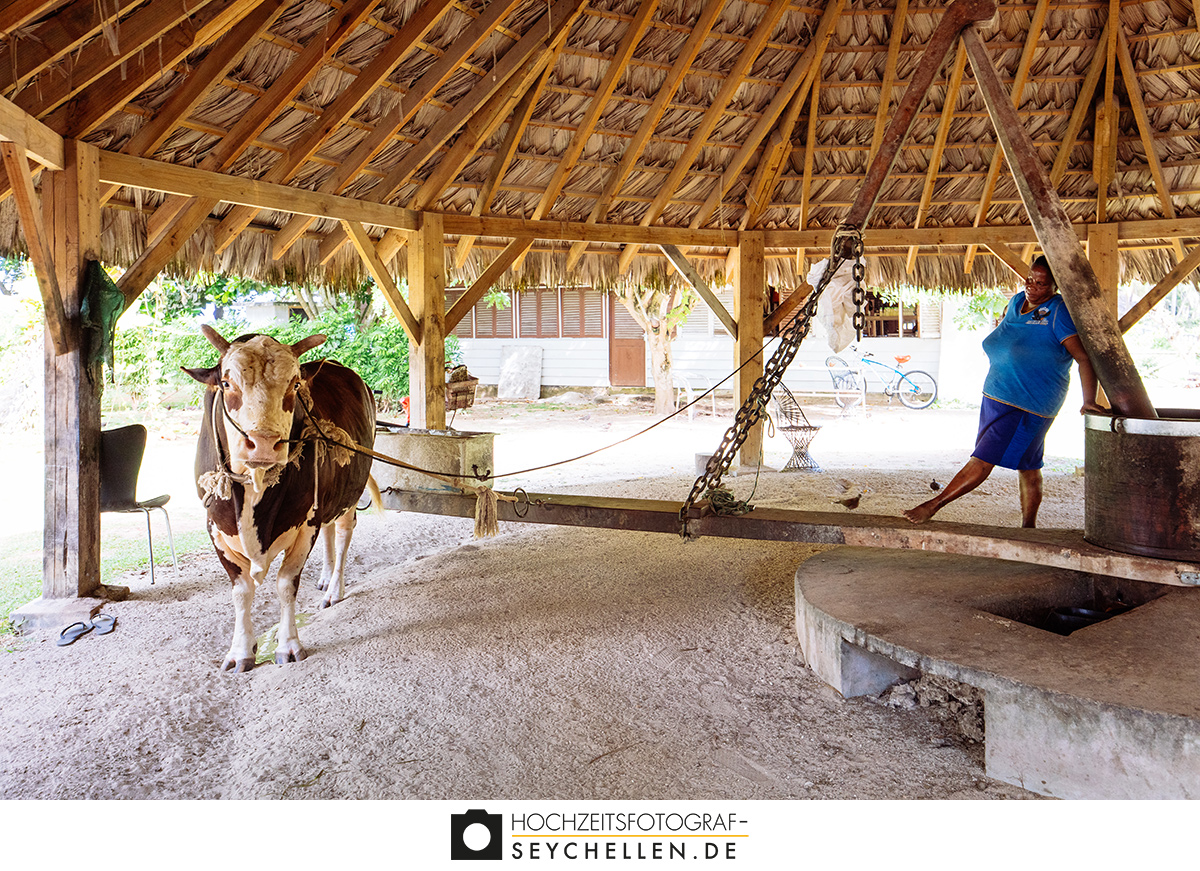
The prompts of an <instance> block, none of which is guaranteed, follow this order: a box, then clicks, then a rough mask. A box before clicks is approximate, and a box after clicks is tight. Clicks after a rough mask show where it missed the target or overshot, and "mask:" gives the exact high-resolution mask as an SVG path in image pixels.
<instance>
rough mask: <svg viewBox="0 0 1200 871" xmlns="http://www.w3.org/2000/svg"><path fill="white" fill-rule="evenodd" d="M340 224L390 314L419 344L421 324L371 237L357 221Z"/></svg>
mask: <svg viewBox="0 0 1200 871" xmlns="http://www.w3.org/2000/svg"><path fill="white" fill-rule="evenodd" d="M342 226H343V227H345V228H346V232H347V233H348V234H349V235H350V241H351V243H353V245H354V247H355V248H356V249H357V250H358V256H359V257H361V258H362V260H363V263H365V264H366V267H367V271H369V272H370V273H371V275H372V276H373V277H374V278H375V283H376V284H377V285H378V286H379V290H380V292H382V293H383V298H384V299H385V300H386V301H387V304H388V306H389V307H390V308H391V310H392V314H394V315H395V316H396V319H397V320H398V321H400V323H401V324H403V325H404V331H405V332H406V333H408V338H409V339H410V340H411V341H413V342H416V343H417V344H420V342H421V325H420V324H419V323H418V322H417V319H416V318H415V317H413V313H412V311H411V310H410V309H409V307H408V303H407V302H405V301H404V297H403V296H401V294H400V288H398V287H397V286H396V281H395V279H393V278H392V274H391V273H390V272H388V270H387V267H386V266H384V265H383V261H382V260H380V259H379V255H378V254H377V253H376V251H375V245H374V243H373V242H371V237H370V236H368V235H367V231H366V229H365V228H364V227H363V225H362V224H359V223H358V222H357V221H342Z"/></svg>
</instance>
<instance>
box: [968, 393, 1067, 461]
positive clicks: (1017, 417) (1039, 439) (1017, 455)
mask: <svg viewBox="0 0 1200 871" xmlns="http://www.w3.org/2000/svg"><path fill="white" fill-rule="evenodd" d="M1052 423H1054V418H1052V417H1042V416H1041V415H1040V414H1034V413H1033V412H1032V411H1025V410H1024V409H1021V408H1017V407H1016V406H1015V405H1007V404H1006V403H1003V402H998V401H996V400H995V399H992V398H991V397H990V396H985V397H983V404H982V406H981V407H980V409H979V435H978V436H976V437H975V450H974V452H972V454H971V456H973V457H976V458H977V459H980V460H983V461H984V462H985V463H991V464H992V465H993V466H1002V467H1003V468H1005V469H1017V470H1025V469H1040V468H1041V467H1042V453H1043V452H1044V451H1045V449H1046V433H1048V432H1049V431H1050V424H1052Z"/></svg>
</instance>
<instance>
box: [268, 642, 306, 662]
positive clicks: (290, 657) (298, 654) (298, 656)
mask: <svg viewBox="0 0 1200 871" xmlns="http://www.w3.org/2000/svg"><path fill="white" fill-rule="evenodd" d="M307 656H308V652H307V651H306V650H305V649H304V648H303V647H301V646H300V645H299V644H297V645H295V646H294V647H288V648H283V647H280V648H279V650H277V651H275V664H276V665H287V664H288V663H289V662H299V661H300V660H302V659H304V658H305V657H307Z"/></svg>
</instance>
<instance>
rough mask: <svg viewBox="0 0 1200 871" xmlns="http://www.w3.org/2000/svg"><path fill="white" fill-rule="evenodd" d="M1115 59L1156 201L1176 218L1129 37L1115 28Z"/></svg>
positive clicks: (1165, 214)
mask: <svg viewBox="0 0 1200 871" xmlns="http://www.w3.org/2000/svg"><path fill="white" fill-rule="evenodd" d="M1117 60H1118V62H1119V63H1120V65H1121V75H1122V77H1123V78H1124V79H1125V93H1126V95H1128V97H1129V107H1130V108H1131V109H1132V110H1133V117H1134V119H1135V120H1136V121H1137V128H1138V135H1139V136H1140V137H1141V140H1142V149H1143V150H1144V151H1145V152H1146V163H1147V164H1149V166H1150V174H1151V175H1152V176H1153V177H1154V187H1155V188H1156V189H1157V191H1158V200H1159V203H1160V204H1161V206H1162V213H1163V217H1164V218H1167V219H1168V220H1170V219H1171V218H1174V217H1175V205H1174V204H1173V203H1172V201H1171V187H1170V185H1168V184H1167V177H1166V176H1165V175H1164V174H1163V168H1162V162H1161V161H1159V159H1158V152H1157V151H1156V150H1155V148H1154V128H1153V127H1152V126H1151V124H1150V116H1149V115H1148V114H1146V104H1145V103H1144V102H1143V101H1142V89H1141V86H1140V85H1138V80H1137V68H1136V67H1134V65H1133V57H1132V55H1130V53H1129V40H1128V39H1126V38H1125V33H1124V31H1123V30H1121V29H1120V28H1117ZM1175 253H1176V256H1177V257H1179V258H1181V259H1182V257H1183V246H1182V244H1181V243H1180V241H1179V240H1178V239H1176V240H1175Z"/></svg>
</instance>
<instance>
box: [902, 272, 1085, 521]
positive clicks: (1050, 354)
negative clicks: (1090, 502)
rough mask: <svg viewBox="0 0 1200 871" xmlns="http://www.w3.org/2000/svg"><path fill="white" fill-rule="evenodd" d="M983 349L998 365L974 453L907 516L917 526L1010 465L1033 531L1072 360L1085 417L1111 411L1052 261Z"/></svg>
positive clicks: (1028, 282) (986, 391)
mask: <svg viewBox="0 0 1200 871" xmlns="http://www.w3.org/2000/svg"><path fill="white" fill-rule="evenodd" d="M983 350H984V352H985V353H987V355H988V361H989V363H990V364H991V365H990V368H989V369H988V374H987V378H986V380H985V381H984V382H983V402H982V406H981V408H980V410H979V435H978V436H977V437H976V441H975V450H974V452H973V453H972V454H971V459H969V460H968V461H967V464H966V465H965V466H963V467H962V468H961V469H960V470H959V471H958V473H957V474H956V475H955V476H954V477H953V478H952V479H951V481H950V483H949V484H947V485H946V487H945V489H943V490H942V491H941V492H939V493H938V494H937V495H936V496H934V497H933V498H932V499H930V500H928V501H926V502H922V503H921V504H920V505H918V506H917V507H915V508H910V509H908V510H907V511H905V512H904V516H905V517H907V518H908V519H909V520H911V521H912V522H913V523H924V522H925V521H926V520H928V519H929V518H931V517H933V515H934V514H936V513H937V512H938V511H940V510H941V509H942V508H943V507H945V506H946V505H947V504H949V503H950V502H953V501H954V500H955V499H957V498H958V497H960V496H964V495H966V494H967V493H970V492H971V491H972V490H974V489H975V488H976V487H978V486H979V485H980V484H982V483H983V482H984V481H986V480H987V478H988V475H990V474H991V473H992V469H994V468H995V467H996V466H1003V467H1004V468H1006V469H1015V470H1017V476H1018V480H1019V481H1020V492H1021V525H1022V526H1025V527H1028V528H1033V527H1034V526H1036V525H1037V513H1038V508H1039V507H1040V506H1041V504H1042V452H1043V451H1044V449H1045V446H1046V433H1047V432H1048V431H1049V430H1050V424H1052V423H1054V418H1055V415H1057V414H1058V411H1059V409H1060V408H1062V405H1063V402H1064V400H1066V398H1067V387H1068V385H1069V384H1070V378H1071V362H1072V361H1075V362H1076V363H1078V364H1079V380H1080V383H1081V384H1082V386H1083V408H1082V409H1081V410H1080V413H1086V412H1103V411H1104V409H1103V408H1101V407H1100V406H1099V405H1097V404H1096V373H1095V372H1094V371H1093V370H1092V363H1091V361H1090V360H1088V356H1087V354H1086V353H1085V352H1084V350H1083V344H1082V343H1081V342H1080V341H1079V336H1078V335H1077V332H1076V329H1075V324H1074V323H1073V322H1072V320H1071V315H1070V313H1068V311H1067V306H1066V304H1065V303H1064V302H1063V299H1062V297H1061V296H1059V295H1058V292H1057V288H1056V286H1055V284H1054V276H1053V275H1052V274H1051V272H1050V264H1049V263H1047V262H1046V258H1045V257H1039V258H1038V259H1037V260H1035V261H1034V262H1033V267H1032V268H1031V269H1030V270H1029V276H1028V277H1027V278H1026V279H1025V290H1024V292H1022V293H1018V294H1017V295H1016V296H1014V297H1013V298H1012V300H1011V301H1010V302H1009V304H1008V308H1007V309H1006V310H1005V312H1004V319H1003V320H1001V322H1000V325H999V326H998V327H996V329H995V330H993V331H992V332H991V334H989V335H988V337H987V338H986V339H984V340H983Z"/></svg>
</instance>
